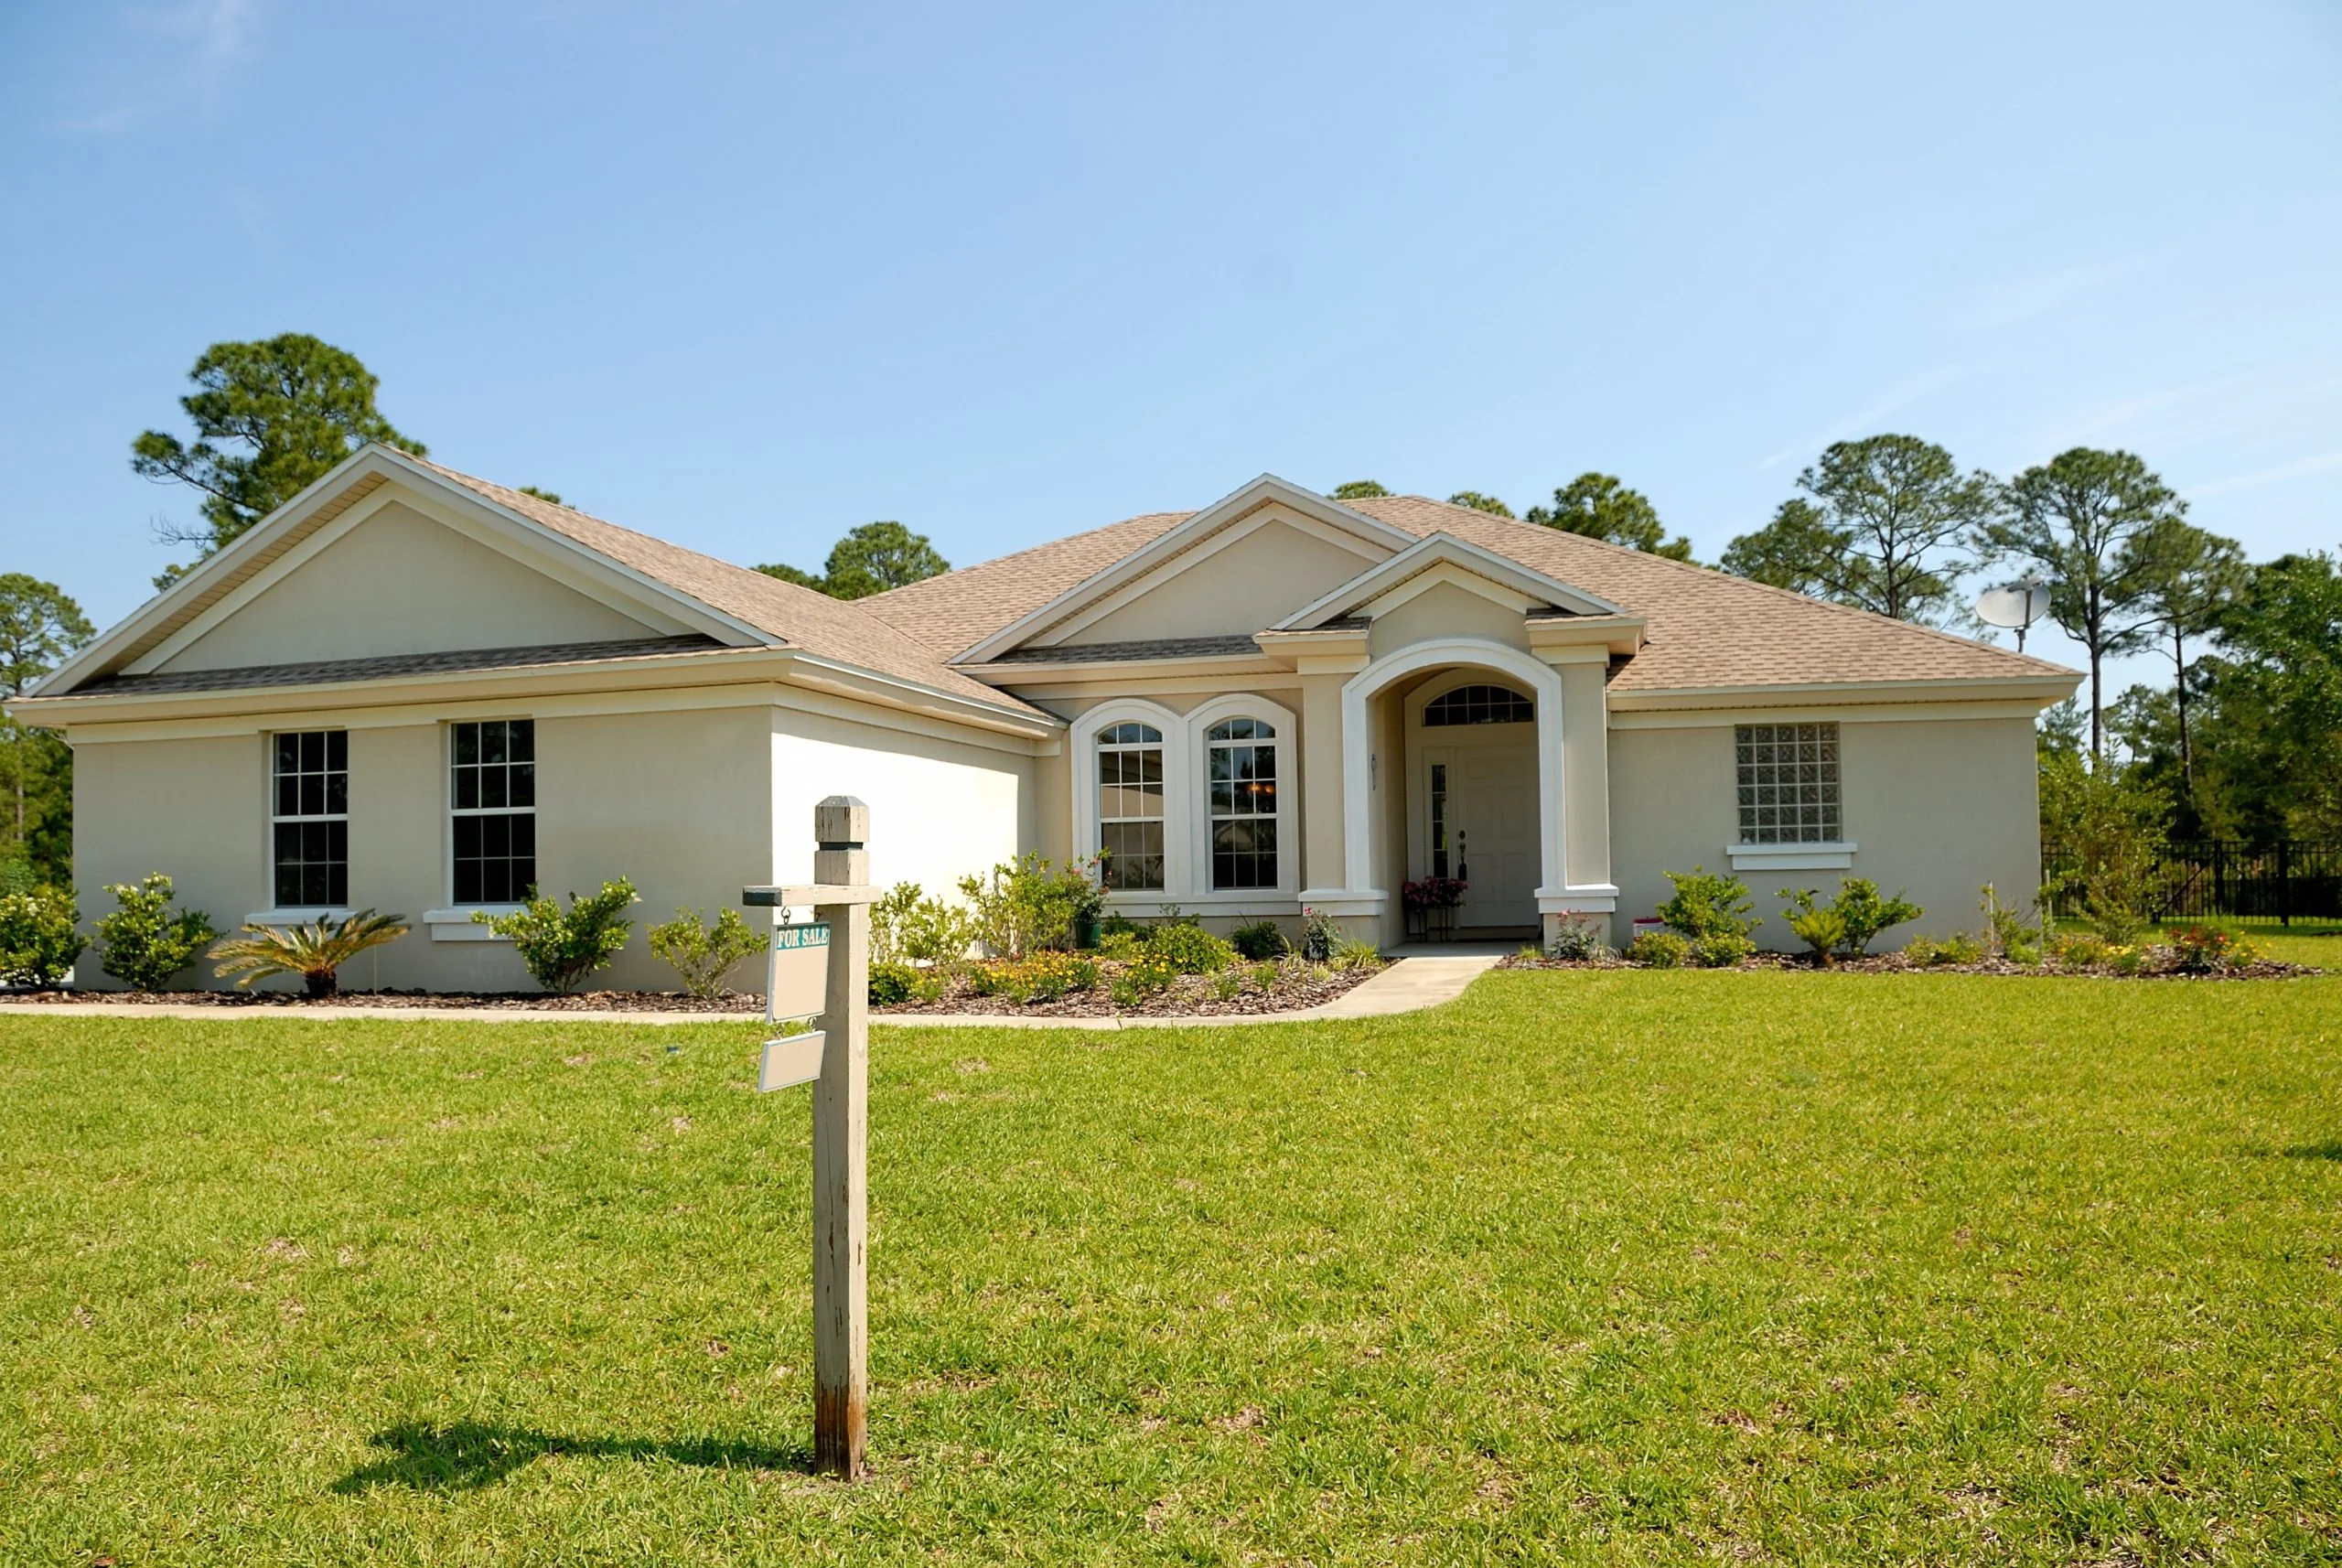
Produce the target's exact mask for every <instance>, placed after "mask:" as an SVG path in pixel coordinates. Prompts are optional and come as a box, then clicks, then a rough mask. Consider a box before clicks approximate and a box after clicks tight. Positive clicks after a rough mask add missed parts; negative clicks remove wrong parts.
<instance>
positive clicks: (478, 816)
mask: <svg viewBox="0 0 2342 1568" xmlns="http://www.w3.org/2000/svg"><path fill="white" fill-rule="evenodd" d="M448 757H449V763H450V768H451V774H452V776H451V778H450V779H449V781H448V783H449V790H448V800H449V802H450V810H451V811H452V813H453V816H454V819H455V821H454V827H455V832H454V839H455V876H454V879H453V880H454V884H455V886H454V893H455V899H456V902H457V903H458V904H517V903H519V902H521V900H522V899H524V898H526V897H528V896H529V889H530V888H531V887H532V886H535V885H536V880H537V726H536V723H535V721H534V720H532V719H489V720H487V721H485V722H484V723H480V724H465V725H449V726H448Z"/></svg>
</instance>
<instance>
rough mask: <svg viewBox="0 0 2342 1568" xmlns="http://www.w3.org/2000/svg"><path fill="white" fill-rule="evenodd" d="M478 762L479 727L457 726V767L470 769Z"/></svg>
mask: <svg viewBox="0 0 2342 1568" xmlns="http://www.w3.org/2000/svg"><path fill="white" fill-rule="evenodd" d="M478 760H479V726H478V725H457V726H456V766H457V767H458V768H468V767H470V766H471V765H472V764H473V763H476V762H478Z"/></svg>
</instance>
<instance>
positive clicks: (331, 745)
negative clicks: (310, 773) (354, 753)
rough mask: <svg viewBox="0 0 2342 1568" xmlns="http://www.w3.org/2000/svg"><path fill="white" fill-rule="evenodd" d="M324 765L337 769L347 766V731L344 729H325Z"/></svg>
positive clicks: (343, 768)
mask: <svg viewBox="0 0 2342 1568" xmlns="http://www.w3.org/2000/svg"><path fill="white" fill-rule="evenodd" d="M326 766H327V767H328V768H334V769H336V770H337V771H340V770H346V769H347V768H349V731H348V730H346V729H331V730H328V731H326Z"/></svg>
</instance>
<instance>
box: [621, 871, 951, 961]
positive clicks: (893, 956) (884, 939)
mask: <svg viewBox="0 0 2342 1568" xmlns="http://www.w3.org/2000/svg"><path fill="white" fill-rule="evenodd" d="M921 896H922V895H921V891H920V888H919V884H918V883H916V882H897V883H896V884H895V885H894V886H892V887H889V888H887V889H886V893H885V895H884V896H882V897H880V898H879V900H878V902H876V904H873V905H871V906H870V967H871V969H872V970H873V971H876V969H877V967H878V966H879V965H880V964H882V963H893V962H896V961H897V960H899V959H901V958H902V956H903V948H902V941H903V922H904V921H905V920H906V919H908V918H909V917H910V913H911V911H912V910H914V909H916V908H919V898H920V897H921ZM650 940H651V941H652V942H653V943H654V944H655V943H657V941H658V940H659V933H658V932H657V931H653V932H651V933H650Z"/></svg>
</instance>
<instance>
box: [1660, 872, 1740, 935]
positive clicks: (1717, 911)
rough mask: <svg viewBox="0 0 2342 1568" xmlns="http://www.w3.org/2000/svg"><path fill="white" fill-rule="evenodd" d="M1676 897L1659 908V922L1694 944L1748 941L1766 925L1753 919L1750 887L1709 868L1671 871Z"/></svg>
mask: <svg viewBox="0 0 2342 1568" xmlns="http://www.w3.org/2000/svg"><path fill="white" fill-rule="evenodd" d="M1667 879H1668V880H1669V881H1670V882H1672V883H1673V884H1675V893H1674V896H1673V897H1671V898H1669V899H1668V900H1667V901H1666V902H1665V903H1663V904H1661V905H1660V907H1659V918H1660V919H1662V920H1664V921H1666V922H1667V924H1668V926H1669V928H1670V929H1673V930H1676V931H1680V932H1681V933H1682V934H1683V935H1684V936H1685V937H1687V938H1689V939H1690V940H1692V941H1695V942H1696V941H1698V940H1700V939H1701V938H1702V937H1745V936H1746V935H1747V934H1748V933H1749V932H1751V931H1753V930H1755V929H1756V928H1757V927H1758V926H1761V925H1763V924H1764V921H1763V920H1761V919H1759V918H1756V916H1754V915H1751V914H1750V913H1749V912H1748V911H1749V903H1748V885H1747V884H1746V883H1745V882H1743V881H1741V880H1740V878H1739V877H1737V876H1717V875H1712V874H1711V873H1710V872H1709V871H1708V869H1707V868H1706V867H1705V866H1703V865H1695V866H1693V867H1692V869H1691V870H1690V871H1688V872H1675V871H1671V872H1669V873H1668V874H1667Z"/></svg>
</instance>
